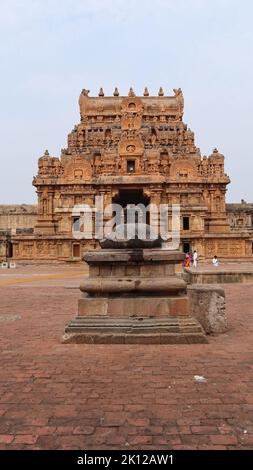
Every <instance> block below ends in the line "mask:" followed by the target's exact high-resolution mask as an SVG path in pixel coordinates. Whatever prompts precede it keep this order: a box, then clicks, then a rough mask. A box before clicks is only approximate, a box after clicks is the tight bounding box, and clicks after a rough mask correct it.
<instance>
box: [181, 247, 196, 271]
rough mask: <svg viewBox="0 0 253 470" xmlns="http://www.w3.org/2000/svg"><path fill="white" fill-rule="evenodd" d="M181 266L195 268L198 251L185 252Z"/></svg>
mask: <svg viewBox="0 0 253 470" xmlns="http://www.w3.org/2000/svg"><path fill="white" fill-rule="evenodd" d="M183 266H184V268H190V267H191V266H194V268H197V266H198V253H197V251H196V250H194V252H193V253H192V252H190V253H186V255H185V259H184V261H183Z"/></svg>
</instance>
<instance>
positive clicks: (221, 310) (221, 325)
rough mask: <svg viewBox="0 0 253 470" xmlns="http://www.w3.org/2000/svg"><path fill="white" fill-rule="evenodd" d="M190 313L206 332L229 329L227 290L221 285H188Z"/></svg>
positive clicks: (218, 331)
mask: <svg viewBox="0 0 253 470" xmlns="http://www.w3.org/2000/svg"><path fill="white" fill-rule="evenodd" d="M187 291H188V295H189V303H190V311H191V312H190V313H191V315H192V316H193V317H195V318H197V320H198V321H199V322H200V324H201V325H202V327H203V328H204V330H205V332H206V333H209V334H211V333H213V334H217V333H224V332H225V331H227V329H228V325H227V317H226V302H225V292H224V290H223V289H222V287H220V286H214V285H207V284H205V285H199V284H192V285H189V286H188V287H187Z"/></svg>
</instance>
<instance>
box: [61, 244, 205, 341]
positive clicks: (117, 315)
mask: <svg viewBox="0 0 253 470" xmlns="http://www.w3.org/2000/svg"><path fill="white" fill-rule="evenodd" d="M183 256H184V255H183V254H182V253H180V252H174V251H168V250H162V249H160V248H154V249H150V248H148V249H102V250H100V251H93V252H92V251H90V252H88V253H87V254H86V255H85V261H86V262H87V263H88V265H89V277H88V278H86V279H85V280H84V281H83V283H82V284H81V286H80V289H81V291H82V298H81V299H80V300H79V303H78V315H77V317H76V318H75V319H74V320H72V321H71V322H70V323H69V324H68V325H67V327H66V329H65V333H66V334H65V335H64V337H63V341H64V342H78V343H79V342H83V343H188V342H189V343H193V342H194V343H196V342H200V343H203V342H207V340H206V336H205V334H204V333H203V330H202V327H201V326H200V324H199V322H198V320H197V319H195V318H193V317H192V316H190V314H189V311H190V309H189V303H188V296H187V291H186V283H185V281H184V280H183V279H181V278H180V277H178V276H177V275H176V274H175V265H176V264H177V263H181V262H182V259H183Z"/></svg>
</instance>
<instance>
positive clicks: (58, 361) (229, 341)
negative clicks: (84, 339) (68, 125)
mask: <svg viewBox="0 0 253 470" xmlns="http://www.w3.org/2000/svg"><path fill="white" fill-rule="evenodd" d="M78 269H79V270H80V267H79V268H78ZM75 283H77V280H76V279H74V278H73V277H72V278H69V279H65V280H62V281H61V282H60V283H59V280H57V282H56V287H54V286H53V284H54V281H53V280H50V281H47V282H45V281H44V284H45V285H44V284H43V283H42V285H41V286H39V285H38V283H36V285H35V286H32V283H31V284H29V285H26V284H24V285H20V284H18V285H13V286H5V287H1V288H0V294H1V305H0V326H1V374H0V449H96V448H101V449H113V448H115V449H135V448H139V449H154V448H156V449H253V393H252V392H253V360H252V359H253V342H252V333H253V307H252V304H253V302H252V300H253V285H250V284H245V285H238V284H235V285H226V286H225V290H226V294H227V311H228V318H229V324H230V330H229V332H228V333H227V334H224V335H220V336H217V337H212V338H210V344H208V345H153V346H152V345H151V346H148V345H141V346H138V345H124V346H123V345H112V346H110V345H63V344H61V343H60V337H61V335H62V333H63V330H64V326H65V324H66V322H67V321H68V320H69V319H71V318H72V317H73V315H74V313H75V311H76V306H77V299H78V298H79V291H78V290H77V289H76V290H70V289H68V290H66V289H64V285H66V284H70V285H72V284H75ZM46 284H47V285H46ZM60 284H61V285H60ZM8 315H15V316H16V317H9V316H8ZM19 316H21V318H19ZM194 375H204V376H205V377H206V379H207V382H206V383H196V382H195V381H194V379H193V376H194Z"/></svg>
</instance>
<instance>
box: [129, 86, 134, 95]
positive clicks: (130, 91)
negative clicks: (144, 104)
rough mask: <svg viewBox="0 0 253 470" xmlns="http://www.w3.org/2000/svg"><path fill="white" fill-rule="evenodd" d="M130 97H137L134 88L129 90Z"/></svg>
mask: <svg viewBox="0 0 253 470" xmlns="http://www.w3.org/2000/svg"><path fill="white" fill-rule="evenodd" d="M128 96H135V92H134V90H133V89H132V87H130V88H129V92H128Z"/></svg>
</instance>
